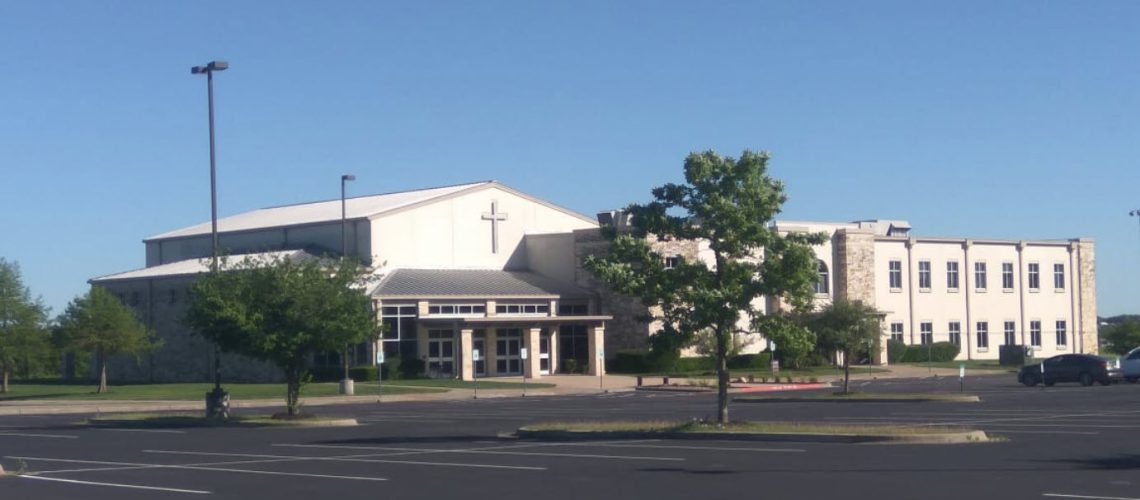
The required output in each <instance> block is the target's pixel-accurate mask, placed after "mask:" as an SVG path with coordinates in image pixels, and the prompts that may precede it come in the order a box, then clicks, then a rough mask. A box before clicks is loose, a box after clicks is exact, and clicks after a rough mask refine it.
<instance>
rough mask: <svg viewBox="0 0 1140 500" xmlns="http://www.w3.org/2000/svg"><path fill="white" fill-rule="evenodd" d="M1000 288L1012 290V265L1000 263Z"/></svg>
mask: <svg viewBox="0 0 1140 500" xmlns="http://www.w3.org/2000/svg"><path fill="white" fill-rule="evenodd" d="M1001 288H1002V290H1006V291H1011V290H1013V263H1012V262H1002V263H1001Z"/></svg>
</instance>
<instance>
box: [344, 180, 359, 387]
mask: <svg viewBox="0 0 1140 500" xmlns="http://www.w3.org/2000/svg"><path fill="white" fill-rule="evenodd" d="M355 180H356V176H355V175H352V174H344V175H342V176H340V258H341V259H342V260H343V259H347V258H348V237H347V235H346V234H345V225H346V224H347V215H348V213H347V211H346V210H345V198H344V186H345V183H347V182H348V181H355ZM351 348H352V345H351V344H350V345H348V346H345V348H344V360H343V364H344V380H341V381H340V393H341V394H344V395H346V396H351V395H352V394H353V392H354V391H353V383H352V378H351V377H349V376H348V351H349V349H351Z"/></svg>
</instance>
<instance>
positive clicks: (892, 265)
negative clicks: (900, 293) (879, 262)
mask: <svg viewBox="0 0 1140 500" xmlns="http://www.w3.org/2000/svg"><path fill="white" fill-rule="evenodd" d="M887 270H888V275H889V276H890V280H891V283H890V285H891V290H902V261H901V260H892V261H890V262H889V263H888V264H887Z"/></svg>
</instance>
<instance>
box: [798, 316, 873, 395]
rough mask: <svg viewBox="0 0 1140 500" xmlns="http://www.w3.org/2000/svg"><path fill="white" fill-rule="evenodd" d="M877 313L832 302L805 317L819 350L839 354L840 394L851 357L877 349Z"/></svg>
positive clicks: (845, 384)
mask: <svg viewBox="0 0 1140 500" xmlns="http://www.w3.org/2000/svg"><path fill="white" fill-rule="evenodd" d="M879 319H880V316H879V312H878V311H877V310H876V309H875V308H874V307H872V306H869V305H866V304H864V303H863V302H861V301H858V300H855V301H848V300H836V301H834V302H832V303H830V304H828V305H826V306H824V307H823V308H822V309H820V310H819V311H817V312H814V313H811V314H810V315H808V316H807V321H806V323H807V325H808V328H809V329H811V330H812V331H813V332H815V334H816V338H817V339H818V345H819V347H820V348H822V349H824V350H827V351H830V352H840V353H843V393H844V394H847V393H848V392H849V388H850V381H851V357H852V356H854V355H855V353H856V352H858V351H859V350H860V349H867V350H868V351H870V352H873V351H874V349H877V348H878V345H879V342H880V337H881V336H882V327H881V326H880V325H879Z"/></svg>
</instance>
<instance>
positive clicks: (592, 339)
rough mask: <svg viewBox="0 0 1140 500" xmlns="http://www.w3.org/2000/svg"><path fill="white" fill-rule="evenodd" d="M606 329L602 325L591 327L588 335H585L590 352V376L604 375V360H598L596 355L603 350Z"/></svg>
mask: <svg viewBox="0 0 1140 500" xmlns="http://www.w3.org/2000/svg"><path fill="white" fill-rule="evenodd" d="M605 333H606V327H605V326H602V325H598V326H591V327H590V333H589V334H587V335H586V345H587V348H588V350H589V351H590V375H593V376H595V377H601V376H602V375H605V374H606V363H605V360H604V359H598V353H600V352H603V351H602V350H603V349H605V346H606V340H605Z"/></svg>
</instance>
